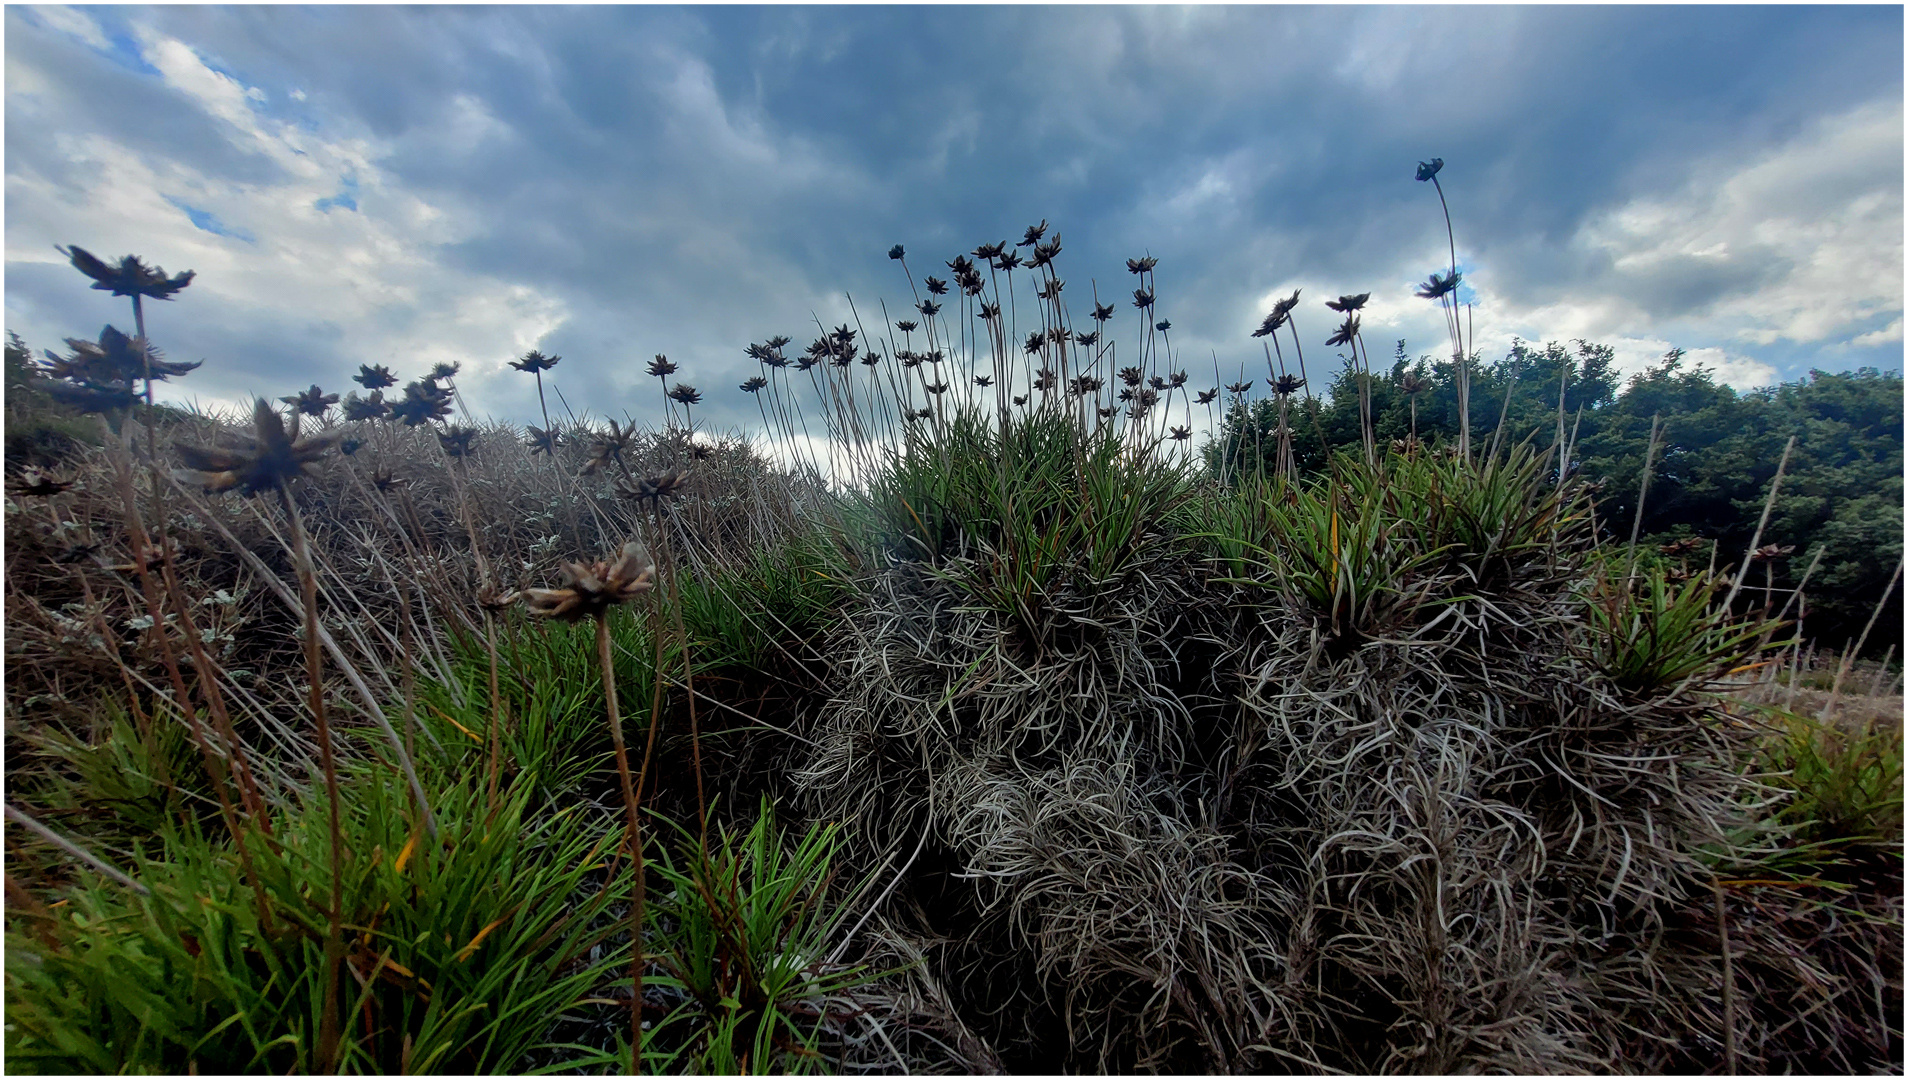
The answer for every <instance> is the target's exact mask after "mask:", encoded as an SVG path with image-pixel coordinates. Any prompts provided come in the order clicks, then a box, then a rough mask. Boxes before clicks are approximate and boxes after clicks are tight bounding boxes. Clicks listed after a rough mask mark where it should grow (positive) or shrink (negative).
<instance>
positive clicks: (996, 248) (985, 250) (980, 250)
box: [974, 240, 1007, 262]
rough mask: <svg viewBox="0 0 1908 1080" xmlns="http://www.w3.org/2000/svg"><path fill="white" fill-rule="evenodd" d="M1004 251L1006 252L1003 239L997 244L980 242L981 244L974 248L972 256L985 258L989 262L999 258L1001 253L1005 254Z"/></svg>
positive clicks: (1005, 243) (1005, 242) (1005, 244)
mask: <svg viewBox="0 0 1908 1080" xmlns="http://www.w3.org/2000/svg"><path fill="white" fill-rule="evenodd" d="M1006 253H1007V241H1005V240H1002V241H1001V242H1000V243H998V244H982V245H981V246H979V247H977V248H975V249H974V257H975V258H976V259H985V260H987V261H989V262H992V261H993V260H995V259H998V258H1000V257H1001V256H1002V255H1005V254H1006Z"/></svg>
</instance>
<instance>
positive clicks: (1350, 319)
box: [1325, 315, 1358, 345]
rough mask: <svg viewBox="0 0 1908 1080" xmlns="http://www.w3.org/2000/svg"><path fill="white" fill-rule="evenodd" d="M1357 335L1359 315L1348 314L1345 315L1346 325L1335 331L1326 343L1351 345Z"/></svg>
mask: <svg viewBox="0 0 1908 1080" xmlns="http://www.w3.org/2000/svg"><path fill="white" fill-rule="evenodd" d="M1357 336H1358V316H1356V315H1347V316H1345V323H1344V325H1343V326H1340V327H1339V328H1338V329H1337V330H1335V331H1333V332H1332V336H1331V337H1328V338H1326V339H1325V344H1327V345H1349V344H1351V340H1352V338H1354V337H1357Z"/></svg>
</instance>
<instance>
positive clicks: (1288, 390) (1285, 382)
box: [1272, 375, 1305, 397]
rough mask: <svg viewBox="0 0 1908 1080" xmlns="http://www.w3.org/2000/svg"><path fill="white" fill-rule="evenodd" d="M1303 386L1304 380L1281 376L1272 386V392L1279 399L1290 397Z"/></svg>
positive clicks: (1294, 376) (1293, 376) (1292, 376)
mask: <svg viewBox="0 0 1908 1080" xmlns="http://www.w3.org/2000/svg"><path fill="white" fill-rule="evenodd" d="M1304 385H1305V380H1304V379H1301V378H1299V377H1298V376H1297V375H1281V376H1279V378H1278V381H1277V382H1274V383H1273V384H1272V392H1273V393H1275V394H1277V395H1278V396H1280V397H1290V396H1291V395H1293V394H1296V393H1298V392H1299V388H1300V387H1302V386H1304Z"/></svg>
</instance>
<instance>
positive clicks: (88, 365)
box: [40, 326, 199, 390]
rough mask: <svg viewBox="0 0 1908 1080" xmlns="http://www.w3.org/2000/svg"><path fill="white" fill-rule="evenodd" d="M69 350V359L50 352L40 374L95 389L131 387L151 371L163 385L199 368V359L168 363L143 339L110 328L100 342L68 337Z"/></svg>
mask: <svg viewBox="0 0 1908 1080" xmlns="http://www.w3.org/2000/svg"><path fill="white" fill-rule="evenodd" d="M66 347H67V348H69V349H71V350H73V351H72V353H71V354H69V355H67V356H60V355H58V354H56V353H54V352H53V351H52V350H48V351H47V354H46V363H45V365H44V366H43V367H42V368H41V369H40V370H41V372H42V373H43V374H45V375H48V376H50V377H52V378H55V379H64V380H67V381H69V382H73V383H79V384H82V385H85V386H90V387H92V388H93V389H95V390H108V389H113V388H115V386H125V387H128V388H130V387H131V386H132V384H133V383H134V382H137V381H138V380H140V379H144V378H146V376H147V371H148V369H150V371H151V373H152V380H153V381H154V382H161V381H164V380H165V379H167V378H170V377H171V376H173V375H184V374H186V373H187V372H189V371H192V370H193V369H195V368H197V367H198V366H199V361H196V360H195V361H193V362H192V363H189V364H175V363H168V362H166V361H165V360H162V359H161V358H160V353H159V350H158V349H155V348H153V347H152V346H151V345H150V344H148V343H146V342H145V341H144V340H142V339H140V338H136V337H127V336H126V335H125V334H122V333H120V332H119V331H118V330H116V329H114V328H113V327H111V326H108V327H106V328H105V329H103V330H101V331H100V332H99V340H98V341H97V342H92V341H83V340H81V339H79V338H67V339H66Z"/></svg>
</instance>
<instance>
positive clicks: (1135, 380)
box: [1120, 367, 1146, 386]
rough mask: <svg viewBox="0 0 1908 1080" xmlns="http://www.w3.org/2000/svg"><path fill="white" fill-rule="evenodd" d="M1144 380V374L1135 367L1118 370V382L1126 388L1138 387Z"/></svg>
mask: <svg viewBox="0 0 1908 1080" xmlns="http://www.w3.org/2000/svg"><path fill="white" fill-rule="evenodd" d="M1145 380H1146V373H1145V372H1143V371H1141V370H1140V369H1138V368H1136V367H1123V368H1121V369H1120V381H1121V382H1123V383H1125V384H1126V385H1128V386H1138V385H1139V384H1140V383H1142V382H1144V381H1145Z"/></svg>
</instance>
